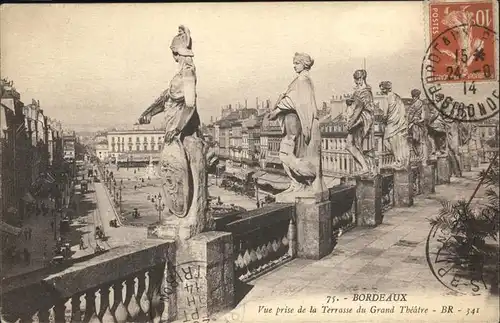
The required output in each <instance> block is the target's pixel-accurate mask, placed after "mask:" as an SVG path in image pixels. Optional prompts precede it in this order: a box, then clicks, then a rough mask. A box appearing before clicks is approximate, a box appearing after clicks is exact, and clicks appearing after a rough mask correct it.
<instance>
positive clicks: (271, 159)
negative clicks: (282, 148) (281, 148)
mask: <svg viewBox="0 0 500 323" xmlns="http://www.w3.org/2000/svg"><path fill="white" fill-rule="evenodd" d="M267 163H272V164H282V163H283V162H282V161H281V159H279V157H272V158H268V159H266V164H267Z"/></svg>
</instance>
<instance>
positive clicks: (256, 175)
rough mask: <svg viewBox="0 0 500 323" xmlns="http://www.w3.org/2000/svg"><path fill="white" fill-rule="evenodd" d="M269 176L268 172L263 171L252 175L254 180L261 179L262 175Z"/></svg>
mask: <svg viewBox="0 0 500 323" xmlns="http://www.w3.org/2000/svg"><path fill="white" fill-rule="evenodd" d="M265 174H267V173H266V172H264V171H262V170H259V171H257V172H255V174H253V175H252V177H253V178H259V177H261V176H262V175H265Z"/></svg>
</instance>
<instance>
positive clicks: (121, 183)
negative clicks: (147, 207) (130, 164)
mask: <svg viewBox="0 0 500 323" xmlns="http://www.w3.org/2000/svg"><path fill="white" fill-rule="evenodd" d="M122 186H123V179H122V180H120V188H119V191H120V215H121V214H122Z"/></svg>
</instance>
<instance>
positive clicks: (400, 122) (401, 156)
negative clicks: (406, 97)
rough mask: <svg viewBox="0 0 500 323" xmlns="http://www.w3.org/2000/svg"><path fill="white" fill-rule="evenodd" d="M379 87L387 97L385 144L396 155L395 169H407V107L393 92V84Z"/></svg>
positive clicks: (385, 83)
mask: <svg viewBox="0 0 500 323" xmlns="http://www.w3.org/2000/svg"><path fill="white" fill-rule="evenodd" d="M379 87H380V91H381V93H382V94H383V95H386V96H387V106H386V107H385V109H383V110H385V111H384V114H385V121H386V126H385V132H384V142H385V143H386V144H387V145H388V147H389V148H390V150H391V151H392V153H393V154H394V159H395V162H394V165H393V166H394V168H396V169H405V168H406V167H408V164H409V162H410V147H409V145H408V120H407V118H406V109H405V105H404V103H403V100H401V97H400V96H399V95H398V94H396V93H394V92H392V83H391V82H389V81H384V82H381V83H380V85H379Z"/></svg>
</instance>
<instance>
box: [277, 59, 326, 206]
mask: <svg viewBox="0 0 500 323" xmlns="http://www.w3.org/2000/svg"><path fill="white" fill-rule="evenodd" d="M293 64H294V69H295V72H297V74H298V75H297V77H296V78H295V79H294V80H293V81H292V83H291V84H290V85H289V86H288V89H287V90H286V91H285V93H283V94H282V95H281V96H280V97H279V98H278V100H277V102H276V104H275V106H274V109H273V110H272V111H271V112H270V114H269V115H267V117H268V118H269V120H271V121H272V120H278V121H279V123H280V126H281V130H282V133H283V135H284V137H283V139H282V140H281V144H280V159H281V161H282V163H283V168H284V169H285V172H286V173H287V174H288V176H289V177H290V179H291V185H290V187H289V188H288V189H287V190H285V191H284V192H282V193H279V194H277V195H276V202H294V201H295V198H296V197H308V196H314V195H315V194H317V193H321V192H323V191H324V189H325V185H324V182H323V174H322V169H321V134H320V129H319V120H318V116H317V107H316V98H315V95H314V86H313V84H312V80H311V78H310V77H309V70H310V69H311V67H312V66H313V64H314V60H313V59H312V58H311V57H310V56H309V55H308V54H305V53H296V54H295V56H294V59H293Z"/></svg>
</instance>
